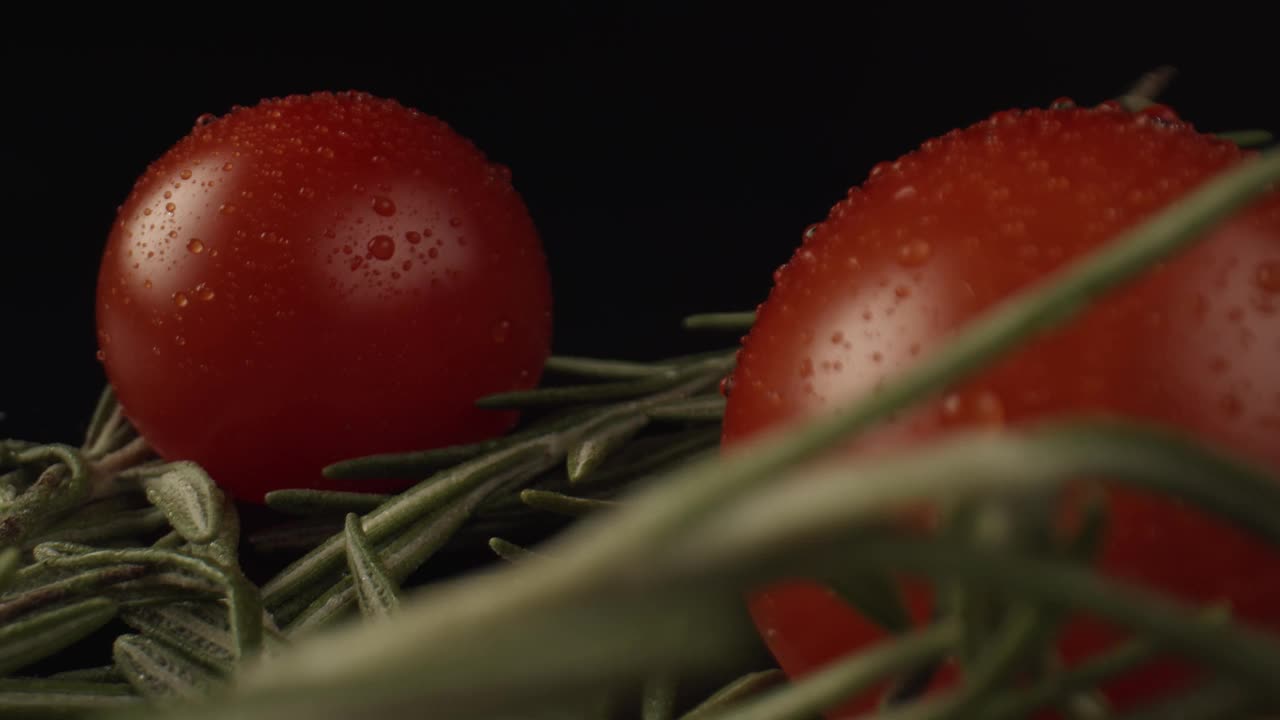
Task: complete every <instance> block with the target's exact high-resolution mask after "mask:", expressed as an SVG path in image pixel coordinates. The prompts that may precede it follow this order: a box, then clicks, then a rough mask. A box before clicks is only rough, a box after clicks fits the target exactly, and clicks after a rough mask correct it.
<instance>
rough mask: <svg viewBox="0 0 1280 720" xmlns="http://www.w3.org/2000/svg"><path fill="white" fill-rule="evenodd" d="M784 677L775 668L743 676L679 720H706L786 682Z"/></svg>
mask: <svg viewBox="0 0 1280 720" xmlns="http://www.w3.org/2000/svg"><path fill="white" fill-rule="evenodd" d="M786 679H787V678H786V675H784V674H783V672H782V671H781V670H778V669H777V668H774V669H771V670H761V671H760V672H753V673H748V674H746V675H743V676H742V677H740V678H737V679H735V680H733V681H732V682H730V683H729V684H728V685H725V686H724V687H722V688H720V689H719V690H717V691H716V692H715V693H714V694H712V695H711V697H709V698H707V699H706V700H703V701H702V702H701V703H699V704H698V706H697V707H695V708H693V709H692V710H690V711H689V712H687V713H685V714H684V715H681V716H680V720H706V718H709V717H711V716H713V715H719V714H720V713H721V712H722V711H724V710H725V709H727V708H730V707H733V706H735V705H737V704H738V703H740V702H742V701H743V700H745V699H747V698H750V697H754V696H756V695H758V694H759V693H761V692H763V691H765V690H768V689H769V688H772V687H775V686H777V685H781V684H782V683H784V682H786Z"/></svg>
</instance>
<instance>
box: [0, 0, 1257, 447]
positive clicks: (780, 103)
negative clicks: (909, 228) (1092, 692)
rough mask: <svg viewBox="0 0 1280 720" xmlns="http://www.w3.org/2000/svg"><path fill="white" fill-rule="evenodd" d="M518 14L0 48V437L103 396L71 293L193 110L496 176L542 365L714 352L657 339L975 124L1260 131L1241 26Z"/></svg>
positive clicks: (147, 33) (85, 314) (135, 33)
mask: <svg viewBox="0 0 1280 720" xmlns="http://www.w3.org/2000/svg"><path fill="white" fill-rule="evenodd" d="M530 5H533V6H536V8H534V9H524V10H519V11H512V10H498V9H495V8H493V7H489V8H487V9H486V10H484V11H475V12H474V13H458V12H454V13H451V14H449V15H448V16H444V15H441V14H439V11H438V9H437V8H432V7H431V4H427V5H426V6H424V7H427V8H428V9H430V12H431V13H432V14H431V15H429V16H426V17H423V18H418V19H413V20H410V19H408V18H396V17H394V16H391V15H387V14H385V12H384V14H383V15H380V16H379V17H380V18H381V20H382V21H383V22H384V23H385V24H389V25H394V26H399V29H397V30H393V31H391V32H390V34H388V32H387V31H386V30H385V27H384V29H382V30H380V31H379V32H377V33H376V34H368V35H366V34H365V32H366V31H365V30H364V29H363V28H362V27H353V28H352V29H351V30H350V31H349V32H346V33H345V34H343V35H341V36H326V35H323V34H316V35H307V36H306V37H305V42H304V41H303V40H302V39H300V40H298V41H295V42H289V43H284V44H281V43H280V41H279V39H278V38H272V42H270V43H266V42H263V43H262V44H256V45H251V44H235V43H228V44H224V45H215V44H209V43H206V42H193V41H191V40H190V39H185V38H184V39H179V38H178V37H177V36H176V35H174V36H167V37H169V38H170V40H164V38H165V37H166V36H164V35H163V34H161V29H162V28H161V27H160V26H159V25H147V24H145V23H144V24H141V25H138V26H136V27H135V29H134V30H132V31H127V32H126V31H121V32H118V33H116V34H115V35H114V36H113V38H114V40H113V44H111V45H104V46H99V47H85V46H79V45H76V46H71V45H69V44H68V45H43V46H27V47H15V46H12V45H10V46H8V47H6V49H5V51H4V52H5V53H6V54H5V59H4V63H3V66H2V68H0V72H2V73H3V74H4V78H3V79H4V87H5V90H4V92H5V93H6V95H7V98H6V100H5V105H6V106H5V108H4V111H3V113H2V115H3V121H2V122H3V124H4V127H3V136H2V139H3V153H4V157H3V161H4V170H5V174H6V175H7V176H8V178H9V183H7V185H8V187H7V189H6V191H5V193H4V196H3V197H4V199H3V207H4V217H5V219H6V221H7V224H6V227H5V232H4V234H3V243H4V249H3V252H2V253H0V317H2V318H3V329H2V330H0V413H3V418H2V419H0V437H5V436H11V435H16V436H23V437H27V438H31V439H42V440H55V439H64V440H74V439H76V437H75V436H76V434H77V433H78V432H79V431H80V429H81V427H82V425H83V422H84V420H85V416H86V415H87V414H88V412H89V410H90V408H91V407H92V403H93V400H94V397H95V395H96V392H97V390H98V388H99V387H100V386H101V383H102V379H103V378H102V373H101V370H100V368H99V366H98V364H97V363H96V362H95V360H94V350H95V347H94V333H93V293H94V282H95V276H96V269H97V262H98V256H99V253H100V251H101V248H102V245H103V243H104V241H105V237H106V232H107V228H108V226H109V224H110V223H111V221H112V217H113V212H114V208H115V207H116V205H117V204H118V203H119V202H120V201H121V200H122V199H123V198H124V196H125V194H126V193H127V191H128V189H129V187H130V185H131V184H132V182H133V180H134V178H135V177H136V176H137V175H138V174H139V173H140V172H141V171H142V169H143V168H144V167H145V166H146V164H147V163H148V162H149V161H151V160H152V159H154V158H155V157H157V156H159V155H160V154H161V153H162V152H164V150H165V149H166V148H167V147H168V146H170V145H171V144H172V143H173V142H175V141H176V140H178V139H179V138H180V137H181V136H182V135H184V134H185V133H186V132H187V131H188V130H189V129H190V128H191V125H192V121H193V120H194V119H195V118H196V117H197V116H198V115H200V114H202V113H206V112H212V113H222V112H225V111H226V110H228V109H229V108H230V106H231V105H233V104H243V105H249V104H253V103H254V102H255V101H257V100H258V99H259V98H262V97H265V96H272V95H283V94H289V93H295V92H308V91H313V90H326V89H327V90H340V89H360V90H365V91H368V92H371V93H374V94H379V95H386V96H391V97H395V98H397V99H399V100H401V101H402V102H404V103H405V104H407V105H410V106H414V107H417V108H419V109H421V110H423V111H426V112H429V113H432V114H435V115H438V116H440V117H442V118H444V119H445V120H447V121H448V122H449V123H451V124H452V125H453V126H454V127H456V128H457V129H458V130H459V131H460V132H462V133H463V134H465V135H467V136H469V137H471V138H472V139H473V140H474V141H475V142H476V143H477V144H478V145H479V146H480V147H481V148H483V149H484V150H485V151H486V152H487V153H488V154H489V155H490V156H491V157H492V158H494V159H495V160H498V161H500V162H503V163H504V164H506V165H508V166H510V167H511V168H513V170H514V177H515V182H516V185H517V187H518V189H519V190H520V191H521V192H522V193H523V195H524V196H525V198H526V200H527V202H528V204H529V206H530V209H531V211H532V213H533V216H534V219H535V221H536V222H537V224H538V226H539V229H540V231H541V233H542V236H543V240H544V242H545V245H546V249H547V253H548V255H549V258H550V262H551V270H552V273H553V276H554V283H555V299H556V337H555V345H556V348H557V350H558V351H559V352H565V353H578V354H594V355H604V356H622V357H630V358H651V357H656V356H659V355H661V354H663V353H669V352H683V351H689V350H696V349H702V348H704V347H707V346H708V343H721V344H723V343H724V342H727V341H729V340H731V338H716V339H715V340H709V339H705V338H693V337H690V336H689V335H688V334H687V333H685V332H683V331H682V330H681V329H680V327H679V319H680V318H681V317H682V316H683V315H685V314H687V313H692V312H697V311H708V310H738V309H749V308H751V307H752V306H754V304H755V303H757V302H758V301H760V300H761V299H763V298H764V296H765V294H766V293H767V291H768V288H769V279H770V273H771V271H772V270H773V269H774V268H775V267H776V266H777V265H779V264H780V263H782V262H784V261H785V260H786V259H787V258H788V256H789V255H790V253H791V251H792V250H793V249H794V247H795V245H796V244H797V243H798V242H799V240H800V234H801V232H802V230H803V228H804V227H805V226H806V225H807V224H809V223H811V222H814V221H817V220H820V219H821V218H822V217H823V216H824V215H825V213H826V210H827V208H828V207H829V206H830V205H831V204H832V203H833V202H835V201H836V200H838V199H839V198H840V197H841V196H842V195H843V194H844V192H845V190H846V188H847V187H849V186H850V185H853V184H856V183H858V182H860V181H861V180H862V179H863V178H864V177H865V175H866V173H867V171H868V170H869V168H870V167H871V166H872V165H873V164H874V163H875V162H877V161H880V160H886V159H893V158H894V157H895V156H897V155H899V154H901V153H903V152H906V151H908V150H910V149H912V148H913V147H914V146H915V145H917V144H918V143H919V142H920V141H922V140H924V139H925V138H927V137H929V136H931V135H936V134H939V133H942V132H945V131H946V130H948V129H950V128H952V127H956V126H960V125H964V124H968V123H971V122H973V121H976V120H979V119H981V118H983V117H984V116H986V115H987V114H989V113H991V112H993V111H995V110H997V109H1001V108H1005V107H1010V106H1018V105H1027V104H1038V105H1044V104H1047V103H1048V102H1050V101H1051V100H1053V99H1054V98H1055V97H1057V96H1061V95H1069V96H1073V97H1075V98H1076V99H1077V100H1078V101H1080V102H1082V103H1093V102H1097V101H1100V100H1103V99H1105V98H1107V97H1110V96H1113V95H1115V94H1116V93H1118V92H1119V91H1121V90H1123V89H1124V88H1125V87H1126V86H1127V85H1128V84H1129V83H1130V82H1131V81H1132V80H1133V79H1134V78H1135V77H1137V76H1138V75H1139V74H1141V73H1142V72H1143V71H1145V70H1147V69H1150V68H1152V67H1154V66H1156V65H1158V64H1161V63H1171V64H1174V65H1176V66H1177V67H1178V68H1179V69H1180V71H1181V72H1180V75H1179V77H1178V79H1177V81H1176V83H1175V85H1174V86H1173V87H1172V89H1170V90H1169V91H1168V93H1167V95H1166V96H1165V97H1166V99H1167V100H1168V101H1170V102H1171V103H1173V104H1175V105H1176V106H1177V107H1178V108H1179V110H1180V111H1181V112H1182V114H1183V115H1184V117H1186V118H1187V119H1189V120H1191V121H1192V122H1194V123H1195V124H1196V125H1197V126H1199V127H1201V128H1202V129H1206V130H1219V129H1233V128H1242V127H1257V126H1262V127H1269V128H1270V129H1273V130H1277V129H1280V116H1278V115H1277V98H1276V95H1277V93H1276V91H1275V79H1276V77H1277V76H1278V73H1277V70H1280V61H1277V60H1276V58H1275V56H1274V55H1275V53H1274V52H1273V51H1272V50H1271V48H1270V47H1269V46H1272V47H1273V46H1274V42H1272V38H1269V37H1267V35H1266V30H1265V26H1266V22H1265V18H1261V17H1259V15H1258V12H1259V11H1257V10H1254V9H1250V8H1249V7H1248V6H1240V7H1232V6H1231V5H1230V4H1224V3H1215V4H1213V5H1204V4H1197V5H1195V6H1194V7H1192V6H1190V5H1186V6H1183V10H1182V12H1181V13H1180V12H1179V11H1178V10H1176V9H1175V8H1174V6H1172V5H1170V4H1168V3H1164V4H1161V5H1158V6H1153V9H1152V10H1151V11H1147V10H1123V9H1117V7H1115V6H1113V7H1110V8H1108V9H1106V10H1105V11H1103V10H1099V9H1090V8H1088V7H1085V6H1081V5H1077V4H1074V3H1066V4H1064V3H1042V4H1039V5H1043V6H1044V7H1043V8H1041V9H1013V8H1014V7H1016V6H1011V7H1009V8H1003V9H999V10H991V11H985V13H982V12H978V11H976V10H973V9H971V8H968V7H964V6H961V7H960V8H959V9H955V10H951V11H947V12H944V13H939V12H937V11H936V10H935V9H931V8H929V7H927V6H923V5H920V4H916V3H898V4H897V6H898V7H900V8H902V9H897V10H894V9H885V8H880V9H876V10H873V11H868V10H866V9H859V8H857V7H855V6H854V5H853V4H846V5H844V6H843V7H844V8H845V9H843V10H832V9H829V8H821V9H820V8H816V7H808V8H802V7H800V6H799V5H798V4H795V3H787V4H785V5H783V6H778V7H774V8H772V9H761V10H755V11H747V10H745V9H743V7H736V8H732V10H729V9H728V8H726V7H724V6H711V5H706V4H694V5H691V6H689V7H688V8H686V9H683V10H679V11H676V10H661V11H655V10H648V9H628V8H626V6H625V5H623V6H622V9H619V6H618V5H616V4H612V3H602V4H600V5H599V6H594V5H587V6H586V7H589V8H592V9H583V8H582V7H580V6H576V5H574V4H571V3H563V2H562V3H541V4H539V3H531V4H530ZM1115 5H1118V4H1115ZM636 7H637V8H638V7H639V6H638V5H637V6H636ZM344 12H345V11H344ZM1125 12H1128V13H1129V15H1127V16H1125V15H1123V13H1125ZM1118 13H1121V14H1118ZM468 15H469V16H468ZM296 34H297V35H299V36H301V35H302V33H301V32H298V33H296ZM157 38H159V39H160V42H161V43H162V44H160V45H157ZM335 38H336V40H335ZM164 42H170V43H171V44H170V45H164V44H163V43H164Z"/></svg>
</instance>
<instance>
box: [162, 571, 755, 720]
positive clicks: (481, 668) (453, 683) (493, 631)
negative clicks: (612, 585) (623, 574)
mask: <svg viewBox="0 0 1280 720" xmlns="http://www.w3.org/2000/svg"><path fill="white" fill-rule="evenodd" d="M534 565H537V566H540V569H546V568H551V567H554V566H555V565H557V563H536V564H535V563H517V564H514V565H511V566H509V567H507V568H504V569H503V570H501V571H499V572H498V574H506V573H507V572H510V571H512V570H515V569H517V568H520V567H532V566H534ZM740 602H741V598H740V595H738V594H737V593H730V594H728V595H726V594H724V593H721V592H715V593H711V594H705V593H700V594H689V593H686V592H684V591H683V590H682V589H678V588H670V589H666V590H662V591H659V592H655V593H652V594H647V595H645V596H637V595H635V594H632V593H626V592H623V593H618V594H615V595H610V596H609V597H600V598H596V599H593V600H587V599H585V598H583V599H582V601H581V602H578V601H571V602H567V603H556V604H554V605H546V606H542V607H539V608H536V609H535V608H533V607H530V608H529V612H527V613H521V614H520V615H519V616H512V617H507V618H504V619H502V620H501V621H500V622H497V623H495V624H493V625H490V626H487V627H486V629H485V631H484V632H479V633H476V634H474V635H468V636H467V637H468V639H467V642H465V643H462V644H461V645H459V646H451V647H449V649H448V651H447V652H441V653H430V654H429V655H431V656H432V657H431V658H430V659H428V658H426V657H422V658H419V657H417V656H418V655H419V654H420V653H421V649H422V648H421V647H418V652H415V653H413V654H411V655H409V656H400V660H403V662H395V663H393V664H391V665H389V666H387V667H386V668H382V667H381V666H380V664H379V672H378V673H376V674H369V673H368V671H369V670H370V669H372V666H371V664H370V663H368V662H367V659H368V658H369V655H368V654H367V653H369V651H371V650H374V648H373V646H365V645H363V644H362V643H361V644H354V645H353V644H349V643H348V642H346V640H347V639H349V637H350V635H351V633H352V631H356V630H361V631H363V630H368V629H370V628H372V627H378V626H381V627H383V628H385V629H386V631H388V632H394V633H400V634H404V633H408V635H407V636H405V637H413V638H417V637H418V635H417V633H416V631H415V629H414V628H413V627H412V625H413V623H412V622H411V621H407V613H406V610H407V608H408V605H409V603H408V602H406V605H405V606H404V608H403V609H402V611H401V613H400V614H399V615H398V616H397V620H396V621H395V622H388V623H363V624H360V625H359V626H346V627H343V628H334V629H333V630H332V631H329V632H325V633H318V634H317V635H316V636H314V637H312V638H309V643H315V642H317V641H320V640H321V639H322V638H323V639H324V640H325V641H333V642H335V643H336V644H337V645H336V647H340V648H342V649H341V650H340V655H338V656H334V657H335V658H337V657H340V658H341V661H340V662H339V663H337V665H340V666H341V671H340V674H341V675H342V677H343V680H342V681H340V684H341V685H342V688H343V690H342V691H341V692H333V691H334V690H335V689H336V688H337V684H332V683H331V684H329V685H327V686H318V687H316V688H312V689H310V690H308V691H307V692H306V694H305V696H304V695H301V694H295V692H294V691H293V690H294V689H300V688H298V686H295V685H292V684H291V683H290V682H289V679H290V678H293V677H298V675H299V674H307V673H308V669H307V668H303V667H301V666H299V665H298V664H295V663H292V662H289V660H288V655H281V656H280V657H279V658H276V659H275V660H273V661H272V662H271V663H265V664H262V665H260V666H258V667H255V668H254V669H253V671H251V672H248V673H246V674H244V675H243V676H241V678H240V682H239V683H238V684H237V694H236V696H234V697H233V698H230V699H228V701H227V702H225V703H222V704H221V705H220V706H219V707H210V708H205V710H206V711H207V715H206V714H198V713H196V712H192V713H190V714H188V715H187V716H186V717H188V718H191V720H198V719H199V718H202V717H205V716H211V717H229V716H231V715H234V716H235V717H237V718H238V720H257V719H258V718H263V719H265V718H271V719H272V720H294V719H295V718H297V719H298V720H302V719H303V718H308V717H310V718H314V717H315V715H314V713H315V712H316V708H319V707H323V709H324V711H325V712H326V713H328V715H327V717H332V718H338V717H355V716H361V717H364V716H367V715H368V714H374V715H376V714H377V713H378V712H379V711H380V709H382V708H389V707H416V708H422V707H431V708H435V709H436V710H437V712H438V713H439V714H441V715H448V716H450V717H477V718H480V717H483V718H499V717H521V716H522V714H521V713H522V712H523V711H524V710H525V709H527V708H528V707H530V706H532V704H533V703H537V702H546V701H548V700H553V699H554V700H557V701H558V702H560V703H563V702H564V698H565V697H566V694H568V693H575V694H577V697H580V698H584V699H585V698H586V697H589V696H592V695H594V694H595V693H598V692H600V691H601V690H602V689H603V688H606V687H617V684H618V683H621V682H630V681H635V682H639V681H640V680H641V679H642V676H643V673H642V671H641V670H640V668H653V667H662V668H664V669H668V670H670V672H672V673H673V674H683V673H691V674H692V673H698V672H703V671H706V670H708V669H710V668H712V667H719V666H721V664H722V663H724V662H726V661H728V660H729V659H730V658H736V657H740V656H741V654H743V653H748V652H753V651H758V645H757V642H758V641H757V640H756V638H755V635H754V633H753V632H752V631H751V629H750V627H749V624H748V623H744V621H743V619H742V617H741V613H740V612H739V610H738V608H739V605H740ZM406 622H408V624H406ZM690 627H696V628H697V629H698V632H696V633H690V632H689V628H690ZM415 645H416V643H415ZM385 649H386V646H381V648H380V649H378V650H374V652H375V653H378V654H380V653H382V652H384V651H385ZM424 655H425V654H424ZM420 659H422V660H427V662H425V663H420V662H418V660H420ZM337 665H335V666H334V667H333V670H334V671H338V667H337ZM313 667H314V666H313ZM299 671H302V673H299ZM308 687H309V686H308ZM284 688H291V689H290V690H284ZM281 690H284V692H281ZM259 692H263V693H265V694H259ZM446 709H447V710H446Z"/></svg>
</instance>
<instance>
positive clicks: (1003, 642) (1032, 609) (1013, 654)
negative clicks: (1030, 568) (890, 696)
mask: <svg viewBox="0 0 1280 720" xmlns="http://www.w3.org/2000/svg"><path fill="white" fill-rule="evenodd" d="M1047 625H1048V616H1047V614H1046V613H1045V612H1044V611H1042V610H1041V609H1040V608H1038V607H1036V606H1031V605H1021V606H1017V607H1015V608H1013V609H1012V610H1011V611H1010V613H1009V615H1008V618H1007V619H1006V621H1005V622H1004V624H1003V625H1002V626H1001V627H1000V628H999V630H997V631H996V632H995V633H993V634H992V635H991V637H990V638H989V640H988V642H987V644H986V646H985V647H984V648H982V650H981V651H980V653H979V654H978V655H977V657H976V658H975V659H974V660H973V661H972V662H970V663H969V664H968V666H967V667H966V669H965V673H964V675H965V678H964V684H963V685H962V686H961V687H960V689H959V690H958V691H956V692H953V693H951V694H950V695H949V696H948V697H947V699H946V700H945V701H943V702H941V703H939V704H937V705H935V706H933V708H931V709H930V711H929V712H927V713H921V717H922V718H927V719H928V720H966V718H970V717H973V715H972V712H973V711H974V710H975V709H976V708H978V707H980V706H981V705H982V703H983V701H984V700H985V699H986V698H987V697H989V696H990V693H992V692H993V691H995V690H996V689H998V688H999V687H1000V684H1001V683H1002V682H1003V681H1004V680H1005V679H1006V678H1007V677H1008V676H1009V675H1010V674H1011V673H1012V672H1014V671H1015V670H1017V669H1018V668H1020V667H1024V666H1025V663H1026V661H1027V659H1028V655H1031V654H1032V652H1034V651H1036V650H1041V651H1043V650H1044V649H1045V645H1046V642H1045V641H1046V640H1047V639H1048V637H1047V633H1046V629H1047ZM961 642H963V638H961Z"/></svg>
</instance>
